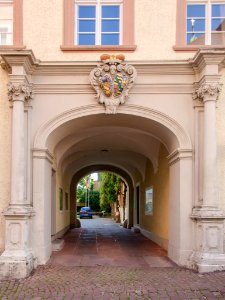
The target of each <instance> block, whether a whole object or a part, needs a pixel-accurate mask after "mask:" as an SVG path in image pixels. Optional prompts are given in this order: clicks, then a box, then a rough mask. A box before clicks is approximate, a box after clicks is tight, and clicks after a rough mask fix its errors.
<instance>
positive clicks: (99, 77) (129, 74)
mask: <svg viewBox="0 0 225 300" xmlns="http://www.w3.org/2000/svg"><path fill="white" fill-rule="evenodd" d="M124 59H125V57H124V56H123V55H117V56H114V55H112V56H109V55H107V54H105V55H102V56H101V60H102V63H101V64H99V65H98V66H97V68H94V69H93V70H92V71H91V73H90V77H89V78H90V82H91V85H92V86H93V88H94V89H95V91H96V93H97V95H96V98H97V100H98V102H99V103H101V104H105V109H106V113H107V114H115V113H116V112H117V108H118V106H119V105H120V104H124V103H125V102H126V100H127V98H128V93H129V90H130V89H131V87H132V86H133V85H134V82H135V79H136V77H137V71H136V69H135V68H134V67H133V66H132V65H128V64H125V63H123V61H124Z"/></svg>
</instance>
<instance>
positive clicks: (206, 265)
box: [191, 252, 225, 273]
mask: <svg viewBox="0 0 225 300" xmlns="http://www.w3.org/2000/svg"><path fill="white" fill-rule="evenodd" d="M191 260H192V263H193V267H194V269H196V270H197V271H198V272H199V273H208V272H214V271H222V270H225V254H220V253H199V252H194V253H192V256H191Z"/></svg>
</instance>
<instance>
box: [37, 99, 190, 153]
mask: <svg viewBox="0 0 225 300" xmlns="http://www.w3.org/2000/svg"><path fill="white" fill-rule="evenodd" d="M102 113H105V111H104V108H102V107H101V106H99V105H96V104H94V105H89V106H83V107H80V108H74V109H71V110H68V111H65V112H63V113H62V114H59V115H57V116H56V117H55V118H53V119H51V120H49V121H48V122H46V123H45V124H43V125H42V126H41V127H40V128H39V130H38V131H37V134H36V136H35V139H34V149H46V148H47V140H48V138H49V136H50V135H51V133H52V132H53V131H54V130H56V129H57V128H58V127H60V126H61V125H63V124H64V123H66V122H69V121H71V120H73V119H75V118H81V117H85V116H91V115H95V114H102ZM118 114H126V115H134V116H140V117H142V118H147V119H150V120H152V121H155V122H157V123H159V124H161V125H162V126H164V127H165V128H166V129H167V130H168V132H171V133H173V134H174V136H175V137H176V138H177V142H178V145H179V147H177V148H180V149H192V143H191V139H190V136H189V135H188V133H187V132H186V131H185V129H184V128H183V127H182V126H181V125H180V124H179V123H178V122H177V121H175V120H174V119H173V118H171V117H169V116H168V115H166V114H164V113H162V112H160V111H157V110H155V109H152V108H146V107H142V106H136V105H131V104H130V105H129V104H126V106H121V107H120V109H119V110H118Z"/></svg>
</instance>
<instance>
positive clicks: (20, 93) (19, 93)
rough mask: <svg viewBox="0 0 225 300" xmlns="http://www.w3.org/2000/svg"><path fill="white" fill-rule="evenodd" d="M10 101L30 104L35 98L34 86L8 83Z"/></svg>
mask: <svg viewBox="0 0 225 300" xmlns="http://www.w3.org/2000/svg"><path fill="white" fill-rule="evenodd" d="M7 86H8V97H9V101H24V102H28V101H29V100H31V99H32V98H33V91H32V85H30V84H25V83H12V82H9V83H8V85H7Z"/></svg>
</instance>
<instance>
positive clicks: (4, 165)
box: [0, 68, 11, 252]
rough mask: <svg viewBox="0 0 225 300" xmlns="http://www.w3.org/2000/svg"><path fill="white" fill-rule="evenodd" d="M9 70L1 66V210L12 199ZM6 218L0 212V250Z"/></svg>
mask: <svg viewBox="0 0 225 300" xmlns="http://www.w3.org/2000/svg"><path fill="white" fill-rule="evenodd" d="M8 80H9V78H8V75H7V72H5V71H4V70H2V69H1V68H0V166H1V169H0V188H1V192H0V212H2V211H3V210H4V209H6V208H7V206H8V203H9V200H10V153H11V109H10V103H9V101H8V96H7V83H8ZM4 225H5V219H4V216H3V215H2V214H0V252H2V251H3V250H4V236H5V226H4Z"/></svg>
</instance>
